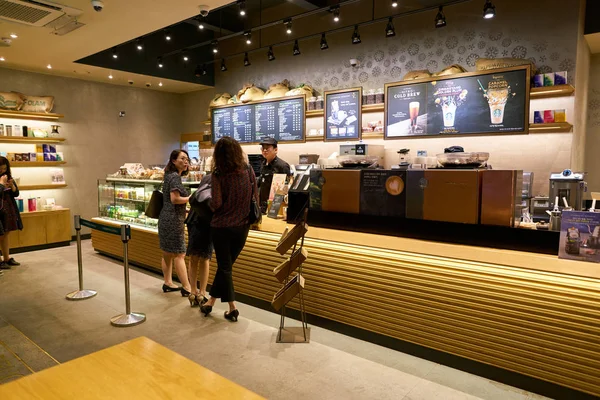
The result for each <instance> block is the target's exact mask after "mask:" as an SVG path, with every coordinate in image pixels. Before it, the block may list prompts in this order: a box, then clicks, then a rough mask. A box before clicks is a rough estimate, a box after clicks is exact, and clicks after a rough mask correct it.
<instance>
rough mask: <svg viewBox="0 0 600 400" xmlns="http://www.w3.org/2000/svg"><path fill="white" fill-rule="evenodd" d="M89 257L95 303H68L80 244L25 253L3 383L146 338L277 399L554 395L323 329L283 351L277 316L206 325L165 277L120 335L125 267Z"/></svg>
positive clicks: (6, 316)
mask: <svg viewBox="0 0 600 400" xmlns="http://www.w3.org/2000/svg"><path fill="white" fill-rule="evenodd" d="M83 256H84V260H83V265H84V270H85V276H84V283H85V285H84V286H85V288H88V289H94V290H97V291H98V293H99V294H98V296H96V297H95V298H93V299H89V300H85V301H79V302H70V301H67V300H65V294H66V293H68V292H70V291H72V290H75V289H77V255H76V248H75V247H74V246H70V247H63V248H58V249H52V250H43V251H38V252H30V253H24V254H18V255H17V257H15V258H17V260H18V261H20V262H21V263H22V265H21V266H20V267H15V268H13V269H12V270H9V271H5V272H4V276H3V277H1V278H0V318H1V319H0V344H2V346H0V383H2V382H6V381H8V380H10V379H13V378H15V377H18V376H22V375H26V374H28V373H31V371H39V370H41V369H43V368H47V367H50V366H52V365H55V363H56V362H65V361H68V360H71V359H73V358H76V357H80V356H83V355H86V354H89V353H91V352H94V351H97V350H101V349H104V348H106V347H109V346H112V345H115V344H118V343H121V342H124V341H126V340H129V339H132V338H135V337H138V336H147V337H149V338H150V339H152V340H155V341H157V342H159V343H161V344H162V345H164V346H166V347H168V348H170V349H171V350H174V351H176V352H177V353H179V354H182V355H184V356H186V357H188V358H190V359H191V360H193V361H195V362H197V363H198V364H201V365H203V366H204V367H207V368H209V369H211V370H213V371H215V372H217V373H218V374H221V375H222V376H224V377H226V378H228V379H230V380H232V381H234V382H236V383H238V384H240V385H243V386H245V387H246V388H248V389H250V390H252V391H254V392H256V393H258V394H260V395H262V396H264V397H266V398H269V399H300V398H307V399H381V400H383V399H396V400H397V399H405V400H418V399H444V400H462V399H465V400H466V399H498V400H523V399H544V398H545V397H542V396H538V395H535V394H532V393H528V392H525V391H523V390H520V389H516V388H513V387H510V386H506V385H503V384H500V383H497V382H494V381H490V380H488V379H484V378H480V377H478V376H475V375H471V374H468V373H465V372H462V371H458V370H454V369H451V368H448V367H445V366H442V365H439V364H435V363H433V362H430V361H426V360H422V359H419V358H416V357H413V356H410V355H406V354H403V353H400V352H397V351H393V350H390V349H387V348H384V347H380V346H377V345H373V344H370V343H367V342H363V341H360V340H356V339H353V338H350V337H347V336H344V335H341V334H338V333H335V332H331V331H327V330H324V329H320V328H317V327H312V332H311V339H312V340H311V343H310V344H277V343H275V335H276V332H277V330H276V327H277V326H278V324H279V316H278V315H276V314H274V313H270V312H267V311H264V310H260V309H257V308H254V307H251V306H248V305H245V304H239V306H238V308H239V309H240V314H241V315H240V320H239V322H238V323H230V322H228V321H226V320H225V319H224V318H223V311H224V310H225V308H224V307H223V306H222V305H221V304H220V303H217V306H216V309H215V310H213V313H212V315H211V317H209V318H204V317H203V316H201V315H200V313H199V312H198V309H197V308H191V307H189V303H188V302H187V299H185V298H182V297H181V296H180V295H179V293H166V294H165V293H162V290H161V285H162V279H161V278H160V277H159V276H156V275H152V274H150V273H148V272H145V271H140V270H137V269H132V270H131V293H132V296H131V304H132V311H134V312H144V313H146V315H147V318H148V319H147V321H146V322H145V323H143V324H141V325H138V326H135V327H130V328H114V327H112V326H111V325H110V318H111V317H112V316H114V315H117V314H120V313H122V312H123V311H124V309H125V303H124V289H123V268H122V265H120V264H119V263H118V262H116V261H113V260H111V259H107V258H105V257H103V256H100V255H98V254H96V253H95V252H94V251H93V249H92V247H91V241H84V242H83ZM296 325H299V323H296ZM38 346H39V347H38Z"/></svg>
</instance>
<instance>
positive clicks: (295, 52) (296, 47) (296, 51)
mask: <svg viewBox="0 0 600 400" xmlns="http://www.w3.org/2000/svg"><path fill="white" fill-rule="evenodd" d="M293 54H294V55H295V56H299V55H300V46H299V45H298V39H296V40H294V53H293Z"/></svg>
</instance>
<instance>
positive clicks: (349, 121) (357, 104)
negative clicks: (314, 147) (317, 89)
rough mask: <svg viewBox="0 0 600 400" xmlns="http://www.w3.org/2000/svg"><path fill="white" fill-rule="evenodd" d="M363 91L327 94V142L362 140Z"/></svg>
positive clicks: (353, 90)
mask: <svg viewBox="0 0 600 400" xmlns="http://www.w3.org/2000/svg"><path fill="white" fill-rule="evenodd" d="M361 101H362V89H361V88H356V89H349V90H346V91H343V92H342V91H336V92H325V118H324V119H325V140H358V139H360V138H361V132H362V121H361V108H362V103H361Z"/></svg>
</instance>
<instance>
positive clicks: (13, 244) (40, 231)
mask: <svg viewBox="0 0 600 400" xmlns="http://www.w3.org/2000/svg"><path fill="white" fill-rule="evenodd" d="M21 220H22V221H23V230H22V231H15V232H12V233H11V234H10V237H9V244H10V248H11V250H12V249H23V248H25V249H26V248H37V247H41V248H43V247H44V246H46V245H52V244H60V243H62V244H65V245H68V244H69V242H70V241H71V211H70V210H69V209H68V208H61V209H58V210H52V211H33V212H23V213H21Z"/></svg>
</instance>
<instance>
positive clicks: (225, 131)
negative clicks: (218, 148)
mask: <svg viewBox="0 0 600 400" xmlns="http://www.w3.org/2000/svg"><path fill="white" fill-rule="evenodd" d="M232 129H233V110H232V109H231V108H217V109H214V110H213V113H212V130H213V141H214V142H216V141H217V140H219V139H221V138H222V137H224V136H231V132H232Z"/></svg>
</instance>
